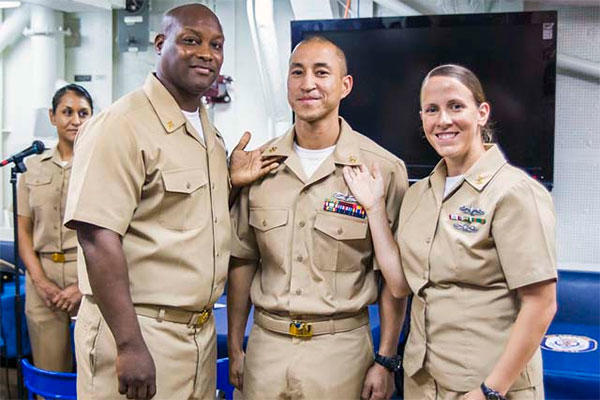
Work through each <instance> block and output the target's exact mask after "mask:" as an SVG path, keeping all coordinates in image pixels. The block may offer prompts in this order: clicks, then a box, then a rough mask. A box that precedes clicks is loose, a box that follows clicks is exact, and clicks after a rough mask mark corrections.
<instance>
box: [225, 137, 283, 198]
mask: <svg viewBox="0 0 600 400" xmlns="http://www.w3.org/2000/svg"><path fill="white" fill-rule="evenodd" d="M251 137H252V135H251V134H250V132H244V135H242V138H241V139H240V141H239V143H238V144H237V146H235V148H234V149H233V151H232V152H231V157H230V158H229V175H230V177H231V185H232V186H233V187H241V186H246V185H248V184H250V183H252V182H254V181H255V180H257V179H258V178H260V177H262V176H264V175H266V174H268V173H269V172H270V171H272V170H274V169H275V168H277V167H278V166H279V161H280V160H281V157H277V156H263V155H262V152H263V151H264V149H265V146H262V147H259V148H258V149H256V150H252V151H246V150H245V148H246V146H247V145H248V143H249V142H250V138H251Z"/></svg>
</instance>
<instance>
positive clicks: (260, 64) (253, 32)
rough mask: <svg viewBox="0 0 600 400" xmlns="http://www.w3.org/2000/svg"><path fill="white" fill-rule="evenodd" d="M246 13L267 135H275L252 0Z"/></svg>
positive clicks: (269, 92)
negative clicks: (264, 110)
mask: <svg viewBox="0 0 600 400" xmlns="http://www.w3.org/2000/svg"><path fill="white" fill-rule="evenodd" d="M246 14H247V17H248V25H249V27H250V38H251V39H252V47H253V48H254V55H255V58H256V64H257V67H258V74H259V76H260V82H261V85H260V87H261V89H262V92H263V98H264V100H265V104H266V106H267V129H268V130H269V131H268V137H269V138H272V137H275V134H274V132H275V127H274V124H273V120H272V118H271V116H272V115H273V110H274V107H273V106H272V103H271V100H270V99H271V91H270V89H269V86H268V82H269V81H268V79H267V76H266V73H265V70H264V68H263V61H262V54H261V51H260V42H259V39H258V33H257V32H256V18H255V17H254V0H246Z"/></svg>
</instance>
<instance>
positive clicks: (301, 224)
mask: <svg viewBox="0 0 600 400" xmlns="http://www.w3.org/2000/svg"><path fill="white" fill-rule="evenodd" d="M298 225H300V228H304V225H306V223H305V222H304V221H300V222H299V223H298Z"/></svg>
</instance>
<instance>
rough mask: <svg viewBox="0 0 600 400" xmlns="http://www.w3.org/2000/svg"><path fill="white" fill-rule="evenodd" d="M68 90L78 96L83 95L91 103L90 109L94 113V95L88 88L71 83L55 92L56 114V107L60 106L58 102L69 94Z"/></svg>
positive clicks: (54, 106) (53, 102) (53, 101)
mask: <svg viewBox="0 0 600 400" xmlns="http://www.w3.org/2000/svg"><path fill="white" fill-rule="evenodd" d="M67 92H73V93H75V94H76V95H77V96H79V97H83V98H84V99H85V100H86V101H87V102H88V104H89V105H90V111H91V112H92V114H93V113H94V102H93V101H92V96H91V95H90V93H89V92H88V91H87V90H85V88H84V87H83V86H80V85H78V84H76V83H70V84H68V85H65V86H63V87H61V88H60V89H58V90H57V91H56V92H55V93H54V96H52V114H56V108H57V107H58V104H59V103H60V101H61V100H62V98H63V96H64V95H65V94H67Z"/></svg>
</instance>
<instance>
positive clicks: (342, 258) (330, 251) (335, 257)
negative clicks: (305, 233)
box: [313, 211, 372, 272]
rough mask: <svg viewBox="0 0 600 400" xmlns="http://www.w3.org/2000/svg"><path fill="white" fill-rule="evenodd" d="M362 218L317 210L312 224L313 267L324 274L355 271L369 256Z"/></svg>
mask: <svg viewBox="0 0 600 400" xmlns="http://www.w3.org/2000/svg"><path fill="white" fill-rule="evenodd" d="M368 228H369V224H368V222H367V220H366V219H361V218H357V217H350V216H347V215H341V214H336V213H331V212H326V211H319V212H318V213H317V216H316V218H315V225H314V232H313V236H314V239H313V240H314V252H313V258H314V263H315V265H316V266H317V267H318V268H319V269H322V270H325V271H337V272H344V271H357V270H359V269H360V268H361V266H362V265H364V264H366V263H368V262H369V261H370V258H371V256H372V245H371V240H370V238H369V237H368Z"/></svg>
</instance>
